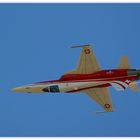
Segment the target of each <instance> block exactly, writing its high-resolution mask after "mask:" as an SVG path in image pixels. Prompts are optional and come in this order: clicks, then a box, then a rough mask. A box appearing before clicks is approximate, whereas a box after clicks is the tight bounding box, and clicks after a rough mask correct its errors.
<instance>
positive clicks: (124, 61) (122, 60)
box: [118, 56, 130, 69]
mask: <svg viewBox="0 0 140 140" xmlns="http://www.w3.org/2000/svg"><path fill="white" fill-rule="evenodd" d="M118 69H130V65H129V63H128V58H127V56H122V57H121V58H120V62H119V65H118Z"/></svg>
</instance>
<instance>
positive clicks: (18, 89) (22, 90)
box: [11, 87, 25, 92]
mask: <svg viewBox="0 0 140 140" xmlns="http://www.w3.org/2000/svg"><path fill="white" fill-rule="evenodd" d="M11 91H13V92H25V88H23V87H18V88H13V89H11Z"/></svg>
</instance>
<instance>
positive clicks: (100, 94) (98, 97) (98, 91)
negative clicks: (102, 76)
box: [83, 88, 113, 112]
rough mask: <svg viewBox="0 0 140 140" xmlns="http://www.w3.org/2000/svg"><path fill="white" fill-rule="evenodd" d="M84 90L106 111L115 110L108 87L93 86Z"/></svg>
mask: <svg viewBox="0 0 140 140" xmlns="http://www.w3.org/2000/svg"><path fill="white" fill-rule="evenodd" d="M83 92H85V93H86V94H87V95H88V96H90V98H91V99H92V100H94V101H95V102H96V103H97V104H99V105H100V106H101V107H102V108H103V109H104V111H106V112H112V111H113V107H112V102H111V99H110V97H109V93H108V89H107V88H91V89H87V90H84V91H83Z"/></svg>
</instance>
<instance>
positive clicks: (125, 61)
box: [118, 56, 139, 92]
mask: <svg viewBox="0 0 140 140" xmlns="http://www.w3.org/2000/svg"><path fill="white" fill-rule="evenodd" d="M130 68H131V66H130V65H129V62H128V58H127V56H122V57H121V58H120V62H119V65H118V69H130ZM129 88H130V89H131V90H132V91H134V92H138V91H139V89H138V86H137V84H136V82H133V83H131V84H130V85H129Z"/></svg>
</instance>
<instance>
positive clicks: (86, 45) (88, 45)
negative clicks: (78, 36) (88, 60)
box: [71, 44, 91, 48]
mask: <svg viewBox="0 0 140 140" xmlns="http://www.w3.org/2000/svg"><path fill="white" fill-rule="evenodd" d="M82 47H91V45H90V44H85V45H79V46H72V47H71V48H82Z"/></svg>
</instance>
